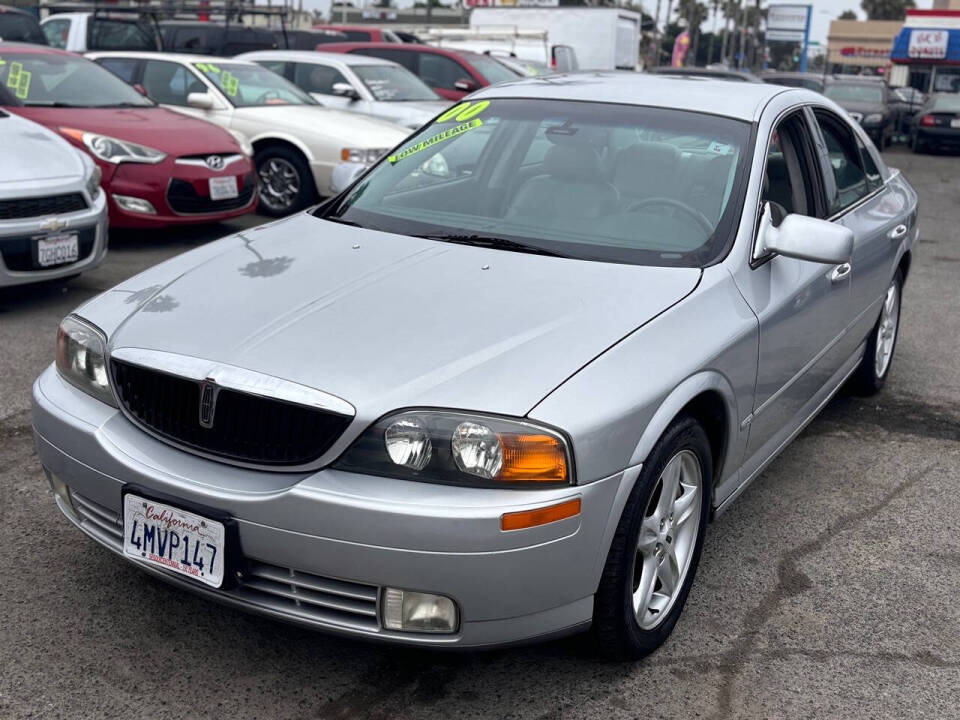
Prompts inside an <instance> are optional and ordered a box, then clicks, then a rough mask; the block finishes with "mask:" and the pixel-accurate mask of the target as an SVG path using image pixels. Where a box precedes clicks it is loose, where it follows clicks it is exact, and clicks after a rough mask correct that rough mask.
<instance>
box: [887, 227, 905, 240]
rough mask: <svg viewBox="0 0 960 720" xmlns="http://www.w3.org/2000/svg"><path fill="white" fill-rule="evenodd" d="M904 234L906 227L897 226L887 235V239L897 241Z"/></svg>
mask: <svg viewBox="0 0 960 720" xmlns="http://www.w3.org/2000/svg"><path fill="white" fill-rule="evenodd" d="M906 234H907V226H906V225H897V226H896V227H895V228H894V229H893V230H891V231H890V232H889V233H888V234H887V237H889V238H890V239H891V240H899V239H900V238H902V237H903V236H904V235H906Z"/></svg>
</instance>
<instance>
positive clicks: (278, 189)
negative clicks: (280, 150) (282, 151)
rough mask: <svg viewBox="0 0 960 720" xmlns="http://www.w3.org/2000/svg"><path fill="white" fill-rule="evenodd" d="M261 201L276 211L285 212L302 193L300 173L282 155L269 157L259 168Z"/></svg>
mask: <svg viewBox="0 0 960 720" xmlns="http://www.w3.org/2000/svg"><path fill="white" fill-rule="evenodd" d="M258 175H259V177H260V201H261V202H262V203H264V204H265V205H266V206H267V207H269V208H270V209H271V210H273V211H274V212H284V211H286V210H288V209H290V208H291V207H293V204H294V203H295V202H296V200H297V196H298V195H299V194H300V173H298V172H297V169H296V168H295V167H294V166H293V164H292V163H290V162H289V161H287V160H285V159H284V158H280V157H271V158H268V159H267V160H266V161H265V162H264V163H263V164H262V165H261V166H260V168H259V170H258Z"/></svg>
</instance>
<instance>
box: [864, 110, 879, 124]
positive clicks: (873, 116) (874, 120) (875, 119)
mask: <svg viewBox="0 0 960 720" xmlns="http://www.w3.org/2000/svg"><path fill="white" fill-rule="evenodd" d="M882 122H883V115H882V114H880V113H870V114H869V115H867V116H865V117H864V118H863V124H864V125H878V124H880V123H882Z"/></svg>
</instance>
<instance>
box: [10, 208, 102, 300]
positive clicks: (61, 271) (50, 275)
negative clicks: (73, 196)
mask: <svg viewBox="0 0 960 720" xmlns="http://www.w3.org/2000/svg"><path fill="white" fill-rule="evenodd" d="M55 217H56V218H57V219H58V220H61V221H62V222H64V223H65V224H64V226H63V227H62V228H61V229H59V230H57V233H66V232H76V233H78V235H79V236H80V238H79V240H80V257H79V259H78V260H77V261H76V262H73V263H69V264H67V265H58V266H56V267H51V268H45V269H34V268H33V267H32V258H30V257H28V255H29V254H30V253H31V249H30V244H31V243H32V242H33V238H35V237H38V236H43V235H49V234H51V231H50V230H49V229H44V228H43V225H44V224H45V223H47V222H49V221H50V219H51V217H50V216H49V215H41V216H38V217H29V218H21V219H17V220H3V221H0V287H8V286H12V285H24V284H27V283H35V282H43V281H44V280H55V279H57V278H62V277H68V276H70V275H76V274H78V273H81V272H84V271H86V270H92V269H93V268H95V267H97V266H98V265H99V264H100V263H101V262H103V259H104V257H106V254H107V205H106V193H104V192H102V191H101V192H100V194H99V195H98V196H97V198H96V200H94V201H93V202H92V204H91V205H90V207H88V208H86V209H85V210H78V211H77V212H71V213H63V214H61V215H57V216H55Z"/></svg>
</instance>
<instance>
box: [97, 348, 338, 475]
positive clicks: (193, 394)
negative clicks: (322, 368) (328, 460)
mask: <svg viewBox="0 0 960 720" xmlns="http://www.w3.org/2000/svg"><path fill="white" fill-rule="evenodd" d="M110 366H111V369H112V374H113V380H114V387H115V388H116V391H117V395H118V396H119V397H120V401H121V402H122V403H123V406H124V408H125V409H126V410H127V412H128V413H129V414H130V415H131V416H132V417H133V418H134V419H135V420H136V421H137V422H139V423H140V424H141V425H143V426H144V427H146V428H148V429H150V430H152V431H153V432H154V433H156V434H157V435H159V436H160V437H162V438H165V439H167V440H169V441H171V442H173V443H175V444H178V445H184V446H186V447H188V448H191V449H193V450H198V451H200V452H204V453H207V454H209V455H214V456H217V457H222V458H226V459H229V460H235V461H239V462H244V463H250V464H257V465H277V466H283V465H304V464H307V463H310V462H312V461H314V460H316V459H317V458H319V457H320V456H321V455H323V453H324V452H326V451H327V449H329V448H330V446H331V445H333V443H334V442H335V441H336V439H337V438H338V437H340V435H341V433H343V431H344V430H346V429H347V426H348V425H349V424H350V418H349V417H344V416H343V415H336V414H334V413H329V412H326V411H324V410H318V409H316V408H312V407H306V406H304V405H294V404H291V403H287V402H283V401H281V400H274V399H272V398H265V397H260V396H257V395H248V394H246V393H241V392H237V391H235V390H231V389H228V388H221V389H220V391H219V395H218V396H217V401H216V411H215V414H214V416H213V426H212V427H210V428H206V427H203V425H201V424H200V383H198V382H196V381H194V380H189V379H187V378H181V377H175V376H173V375H167V374H165V373H162V372H158V371H156V370H151V369H148V368H143V367H140V366H138V365H133V364H130V363H125V362H122V361H119V360H116V359H114V360H111V361H110Z"/></svg>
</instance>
